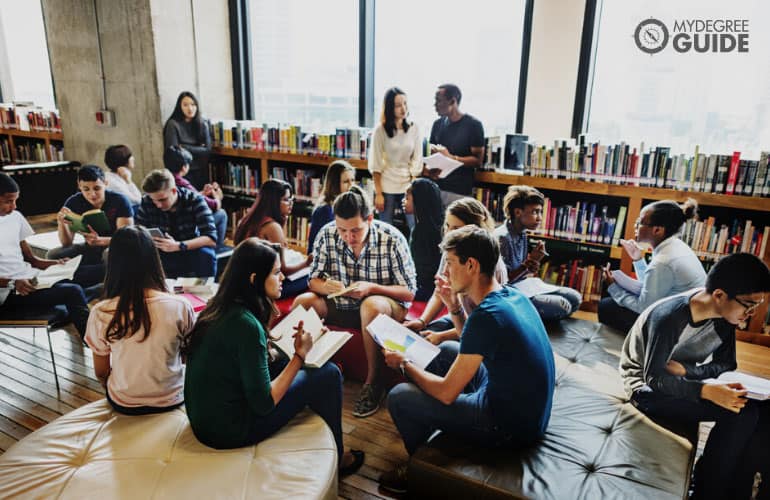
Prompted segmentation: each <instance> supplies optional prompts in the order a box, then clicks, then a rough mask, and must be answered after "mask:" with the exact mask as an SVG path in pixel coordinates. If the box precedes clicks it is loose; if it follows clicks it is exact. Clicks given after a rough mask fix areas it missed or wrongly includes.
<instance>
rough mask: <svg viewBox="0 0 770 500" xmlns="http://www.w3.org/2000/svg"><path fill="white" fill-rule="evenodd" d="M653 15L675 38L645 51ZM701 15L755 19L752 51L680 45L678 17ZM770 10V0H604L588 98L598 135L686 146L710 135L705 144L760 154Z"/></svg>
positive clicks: (769, 134) (766, 128) (769, 130)
mask: <svg viewBox="0 0 770 500" xmlns="http://www.w3.org/2000/svg"><path fill="white" fill-rule="evenodd" d="M650 17H652V18H655V19H658V20H660V21H662V22H663V23H664V25H665V26H666V27H667V30H668V33H669V41H668V44H667V45H666V47H665V48H664V49H663V50H662V51H660V52H658V53H656V54H653V55H650V54H647V53H644V52H642V51H641V50H640V49H639V48H638V47H637V45H636V42H635V41H634V36H633V34H634V31H635V29H636V27H637V25H639V24H640V22H641V21H643V20H645V19H648V18H650ZM694 19H697V20H715V19H721V20H736V19H747V20H748V29H749V51H748V52H746V53H738V52H737V51H732V52H726V53H714V52H711V51H708V52H702V53H701V52H695V51H694V50H689V51H687V52H681V53H680V52H677V51H676V50H674V48H673V39H674V37H675V36H676V35H677V33H680V32H678V31H676V30H675V29H674V28H675V27H674V22H675V21H679V22H681V21H682V20H694ZM767 19H770V3H768V2H764V1H761V0H746V1H744V2H722V1H719V0H708V1H704V0H678V1H677V2H670V1H663V0H655V1H648V2H621V1H605V2H603V6H602V11H601V16H600V21H599V22H600V25H599V29H598V33H599V35H598V44H597V50H596V57H595V59H596V60H595V66H594V75H593V89H592V91H591V89H589V99H588V103H587V105H588V108H587V113H588V115H587V130H588V132H589V133H590V136H591V138H592V139H598V140H601V141H602V142H605V143H617V142H619V141H621V140H624V141H626V142H630V143H631V144H639V143H641V141H644V142H645V144H646V145H647V146H652V145H660V146H670V147H671V151H672V153H677V154H678V153H688V154H691V153H692V152H693V151H694V149H695V146H696V145H700V151H701V152H703V153H709V154H730V153H731V152H733V151H740V152H741V157H742V158H747V159H759V151H760V148H765V149H766V148H767V147H768V144H769V142H768V140H769V139H770V113H768V111H770V32H769V31H768V30H767V29H766V28H765V26H764V24H765V22H764V21H766V20H767ZM651 36H655V33H652V34H651ZM701 43H703V40H701Z"/></svg>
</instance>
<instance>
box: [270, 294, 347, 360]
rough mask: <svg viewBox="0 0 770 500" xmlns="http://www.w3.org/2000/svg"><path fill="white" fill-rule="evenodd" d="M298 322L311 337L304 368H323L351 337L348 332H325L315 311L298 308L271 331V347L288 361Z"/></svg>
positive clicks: (291, 355)
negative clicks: (273, 346) (276, 349)
mask: <svg viewBox="0 0 770 500" xmlns="http://www.w3.org/2000/svg"><path fill="white" fill-rule="evenodd" d="M300 321H302V322H303V325H302V326H303V328H304V330H305V331H306V332H308V333H309V334H310V336H311V337H313V347H312V348H311V349H310V352H308V353H307V357H306V358H305V366H307V367H310V368H320V367H321V366H323V364H324V363H326V362H327V361H329V359H330V358H331V357H332V356H334V354H335V353H336V352H337V351H339V350H340V348H341V347H342V346H343V345H345V342H347V341H348V340H350V338H351V337H352V336H353V335H352V334H351V333H348V332H335V331H328V330H326V328H324V325H323V323H322V322H321V318H319V317H318V313H316V312H315V309H313V308H312V307H311V308H310V309H305V308H304V307H303V306H298V307H296V308H294V309H293V310H292V311H291V312H290V313H289V314H287V315H286V317H285V318H283V319H282V320H281V321H280V322H279V323H278V324H277V325H275V326H274V327H273V328H272V330H271V335H272V336H273V338H274V339H276V340H273V341H272V342H273V345H275V347H277V348H278V349H279V350H280V351H281V352H283V353H284V354H285V355H286V356H288V357H289V359H291V358H292V357H293V356H294V334H295V333H296V330H295V329H294V328H295V327H296V326H297V325H298V324H299V322H300Z"/></svg>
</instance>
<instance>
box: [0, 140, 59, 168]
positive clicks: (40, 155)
mask: <svg viewBox="0 0 770 500" xmlns="http://www.w3.org/2000/svg"><path fill="white" fill-rule="evenodd" d="M15 150H16V160H15V161H16V162H17V163H28V162H46V161H63V160H64V147H63V146H58V145H56V144H49V145H48V147H46V145H45V144H43V143H42V142H27V143H24V144H16V147H15ZM0 151H1V152H0V160H2V161H11V155H10V147H9V145H8V143H7V142H0Z"/></svg>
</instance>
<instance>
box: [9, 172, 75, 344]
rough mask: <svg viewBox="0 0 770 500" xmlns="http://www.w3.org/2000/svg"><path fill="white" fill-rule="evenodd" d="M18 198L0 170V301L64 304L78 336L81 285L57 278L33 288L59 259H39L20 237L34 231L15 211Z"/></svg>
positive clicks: (14, 306) (13, 305) (16, 190)
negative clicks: (41, 287)
mask: <svg viewBox="0 0 770 500" xmlns="http://www.w3.org/2000/svg"><path fill="white" fill-rule="evenodd" d="M18 199H19V185H18V184H16V181H14V180H13V178H12V177H10V176H9V175H8V174H5V173H0V304H1V305H2V307H3V309H6V310H7V309H8V308H10V309H17V308H21V307H25V306H51V307H53V306H55V305H64V306H66V307H67V312H68V313H69V319H70V320H71V321H72V322H73V323H74V324H75V328H77V331H78V333H79V334H80V337H81V338H82V337H83V335H85V332H86V320H87V319H88V305H87V302H86V296H85V294H84V293H83V288H81V287H80V285H78V284H76V283H72V282H69V281H60V282H58V283H56V284H55V285H53V286H52V287H51V288H45V289H43V290H36V289H35V286H34V284H33V283H32V281H33V280H34V278H35V277H36V276H37V275H38V273H39V270H42V269H47V268H48V267H50V266H52V265H54V264H61V263H62V261H59V260H49V259H39V258H37V257H35V255H34V254H33V253H32V249H31V248H30V247H29V244H28V243H27V242H26V241H24V240H25V239H26V238H29V237H30V236H32V235H33V234H35V232H34V231H33V230H32V227H30V225H29V223H28V222H27V219H25V218H24V216H23V215H21V213H20V212H18V211H17V210H16V201H17V200H18Z"/></svg>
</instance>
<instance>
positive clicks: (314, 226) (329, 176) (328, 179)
mask: <svg viewBox="0 0 770 500" xmlns="http://www.w3.org/2000/svg"><path fill="white" fill-rule="evenodd" d="M355 182H356V169H355V168H353V165H351V164H350V163H348V162H346V161H345V160H335V161H333V162H332V163H331V165H329V168H328V169H327V170H326V176H324V185H323V189H322V191H321V197H320V198H319V199H318V203H317V204H316V206H315V208H314V209H313V214H312V215H311V216H310V236H308V240H307V253H308V254H312V253H313V247H314V245H315V240H316V236H317V235H318V232H319V231H320V230H321V228H322V227H324V226H325V225H326V224H328V223H329V222H333V221H334V210H333V209H332V204H333V203H334V199H335V198H337V196H339V194H340V193H344V192H345V191H347V190H348V189H350V186H352V185H353V184H355Z"/></svg>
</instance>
